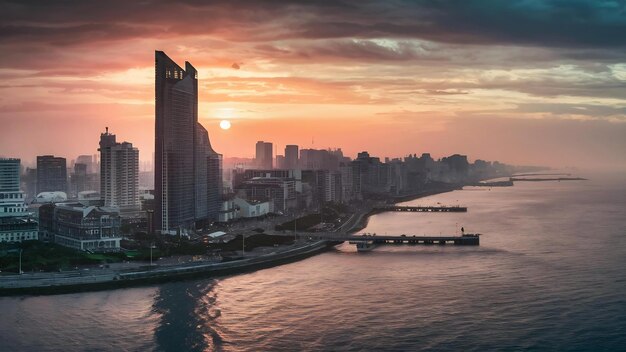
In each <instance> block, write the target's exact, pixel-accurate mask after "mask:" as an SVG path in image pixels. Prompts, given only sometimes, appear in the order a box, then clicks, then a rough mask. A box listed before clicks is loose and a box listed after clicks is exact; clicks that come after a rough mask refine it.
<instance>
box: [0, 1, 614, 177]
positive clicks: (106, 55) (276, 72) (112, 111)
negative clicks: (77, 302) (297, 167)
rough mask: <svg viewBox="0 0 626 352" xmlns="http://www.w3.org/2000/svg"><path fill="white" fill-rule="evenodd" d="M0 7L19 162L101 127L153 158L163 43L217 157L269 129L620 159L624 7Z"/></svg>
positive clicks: (4, 113)
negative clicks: (189, 86) (182, 73)
mask: <svg viewBox="0 0 626 352" xmlns="http://www.w3.org/2000/svg"><path fill="white" fill-rule="evenodd" d="M0 6H1V8H2V9H3V11H1V13H0V19H2V23H3V27H4V29H5V30H3V34H2V35H1V36H0V50H2V52H3V55H2V57H0V77H1V78H2V82H3V83H2V85H0V90H1V91H2V94H1V95H0V126H2V132H4V133H3V137H2V138H1V139H0V155H2V156H7V157H18V158H21V159H22V160H23V161H24V164H26V165H28V164H31V165H32V163H33V161H34V160H35V156H36V155H43V154H54V155H58V156H63V157H66V158H68V161H69V160H71V159H75V158H76V157H77V156H78V155H81V154H96V153H97V145H98V140H99V135H100V133H101V132H103V131H104V129H105V127H109V130H110V131H111V132H112V133H114V134H116V135H117V137H118V140H125V141H128V142H131V143H133V144H134V145H135V146H136V147H138V148H139V150H140V158H141V160H142V162H147V161H150V160H151V158H152V153H153V149H154V51H155V50H163V51H165V52H166V53H167V54H168V55H169V56H170V57H171V58H172V59H173V60H175V61H176V62H177V63H179V64H180V65H184V62H185V61H189V62H190V63H192V64H193V65H194V66H195V67H196V68H197V69H198V71H199V90H200V96H199V120H200V122H201V123H202V124H203V125H204V126H205V127H206V129H207V130H208V131H209V136H210V138H211V142H212V145H213V147H214V149H215V150H216V151H217V152H219V153H222V154H223V155H224V157H252V156H253V155H254V145H255V142H256V141H257V140H264V141H270V142H273V143H274V144H275V145H277V147H278V148H277V151H278V154H282V153H283V148H284V145H286V144H298V145H300V146H301V148H316V149H326V148H342V150H343V151H344V153H345V154H346V155H348V156H351V157H354V156H356V153H358V152H360V151H364V150H366V151H368V152H370V154H371V155H374V156H379V157H381V158H384V157H392V158H393V157H403V156H406V155H408V154H414V153H417V154H421V153H424V152H427V153H431V154H432V155H433V156H434V157H443V156H447V155H451V154H455V153H459V154H465V155H468V157H469V158H470V160H476V159H483V160H491V161H493V160H498V161H501V162H504V163H508V164H514V165H542V166H549V167H556V168H560V167H578V168H582V169H589V168H599V169H620V170H623V169H626V153H624V151H626V138H624V137H626V59H624V58H625V57H626V56H625V54H626V37H624V36H623V35H620V34H621V33H625V32H626V16H625V15H624V13H625V8H624V4H620V3H617V2H611V1H575V2H569V3H567V2H549V1H507V2H483V1H480V2H478V1H466V2H465V1H464V2H451V1H442V2H436V3H432V2H425V1H424V2H421V1H417V2H413V3H399V2H393V1H392V2H382V1H363V2H325V1H320V2H310V3H300V2H292V1H285V2H269V3H249V2H238V1H234V2H231V1H229V2H221V1H217V2H212V3H211V4H208V5H207V4H202V3H196V2H194V1H189V2H184V3H182V4H172V3H161V2H155V3H149V2H148V3H141V4H135V3H127V2H123V1H109V2H107V4H106V6H105V7H103V6H101V5H100V4H99V3H98V2H79V3H77V4H72V5H69V4H65V5H64V4H55V3H48V2H41V3H37V2H33V3H21V2H13V1H2V2H0ZM505 15H506V16H505ZM504 18H506V19H507V20H503V19H504ZM222 120H229V121H230V122H231V124H232V127H231V128H230V129H228V130H223V129H220V127H219V123H220V121H222Z"/></svg>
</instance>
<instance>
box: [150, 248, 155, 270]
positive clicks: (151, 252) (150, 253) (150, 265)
mask: <svg viewBox="0 0 626 352" xmlns="http://www.w3.org/2000/svg"><path fill="white" fill-rule="evenodd" d="M152 248H154V242H152V243H150V266H151V267H152Z"/></svg>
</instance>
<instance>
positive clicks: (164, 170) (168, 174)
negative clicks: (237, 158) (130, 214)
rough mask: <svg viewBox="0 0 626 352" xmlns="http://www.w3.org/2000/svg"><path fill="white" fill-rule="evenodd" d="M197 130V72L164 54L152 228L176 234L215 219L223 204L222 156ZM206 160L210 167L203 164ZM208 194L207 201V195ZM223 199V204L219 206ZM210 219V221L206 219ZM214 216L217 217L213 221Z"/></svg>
mask: <svg viewBox="0 0 626 352" xmlns="http://www.w3.org/2000/svg"><path fill="white" fill-rule="evenodd" d="M205 136H206V140H207V141H208V133H206V130H204V129H203V128H201V125H200V124H198V72H197V71H196V69H195V68H194V67H193V66H192V65H191V63H189V62H185V69H183V68H181V67H180V66H178V65H177V64H176V63H175V62H174V61H173V60H172V59H170V58H169V57H168V56H167V55H166V54H165V53H164V52H162V51H157V52H156V53H155V153H154V165H155V171H154V188H155V192H154V196H155V197H154V200H155V209H154V225H155V226H154V227H155V230H156V231H159V232H161V233H168V234H175V233H177V232H179V231H181V230H187V229H193V228H194V227H195V223H196V221H199V220H205V219H207V218H209V217H210V216H215V217H217V212H218V211H219V207H220V204H219V202H221V199H220V198H219V197H215V194H219V195H220V196H221V191H222V190H221V182H219V181H221V171H220V172H219V175H218V173H216V172H215V169H216V167H220V166H221V156H219V157H218V155H219V154H217V153H215V152H214V151H213V150H212V148H211V147H210V143H204V138H205ZM196 154H198V155H196ZM205 160H206V167H205V163H204V161H205ZM205 194H206V198H205V196H204V195H205ZM216 199H219V201H216ZM205 214H206V215H205ZM210 214H213V215H210Z"/></svg>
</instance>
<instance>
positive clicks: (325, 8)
mask: <svg viewBox="0 0 626 352" xmlns="http://www.w3.org/2000/svg"><path fill="white" fill-rule="evenodd" d="M0 6H1V8H2V11H1V12H0V22H1V23H2V27H1V30H0V33H1V34H0V42H7V41H13V42H14V41H17V40H29V41H35V42H42V43H47V42H51V43H66V44H70V43H77V42H81V41H89V40H92V41H93V40H96V41H98V40H119V39H124V38H134V37H141V36H146V35H150V36H154V35H163V36H167V35H174V34H176V35H180V34H197V33H221V34H226V35H229V36H231V38H232V39H237V40H244V41H247V40H250V41H256V40H277V39H289V38H292V39H293V38H379V37H392V38H417V39H426V40H431V41H437V42H447V43H463V44H507V45H508V44H521V45H532V46H548V47H576V48H607V47H608V48H612V47H619V48H622V49H623V48H624V47H626V36H624V35H623V33H626V3H624V2H623V1H617V0H613V1H611V0H552V1H549V0H535V1H532V0H507V1H502V0H457V1H452V0H439V1H437V0H434V1H425V0H424V1H259V2H249V1H231V0H229V1H179V2H170V1H142V2H135V1H119V0H117V1H116V0H113V1H106V2H104V1H75V2H72V1H45V0H44V1H21V0H20V1H3V2H1V3H0Z"/></svg>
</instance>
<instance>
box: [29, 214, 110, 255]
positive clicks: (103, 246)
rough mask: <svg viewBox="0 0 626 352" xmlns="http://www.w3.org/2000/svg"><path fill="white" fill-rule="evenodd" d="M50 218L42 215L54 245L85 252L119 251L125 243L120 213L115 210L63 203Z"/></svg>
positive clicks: (41, 217)
mask: <svg viewBox="0 0 626 352" xmlns="http://www.w3.org/2000/svg"><path fill="white" fill-rule="evenodd" d="M47 210H48V212H47V216H50V213H51V215H52V219H51V220H50V219H48V218H45V216H46V215H44V214H43V213H40V215H39V217H40V219H42V220H41V221H42V224H46V228H45V231H46V232H48V233H49V234H50V233H51V234H53V237H54V242H55V243H57V244H60V245H62V246H65V247H70V248H74V249H78V250H81V251H87V250H88V251H94V252H107V251H118V250H119V249H120V241H121V240H122V236H121V232H120V226H121V218H120V214H119V210H118V209H117V208H112V207H98V206H87V205H83V204H81V203H59V204H56V205H54V209H53V211H52V212H50V211H49V209H47Z"/></svg>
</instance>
